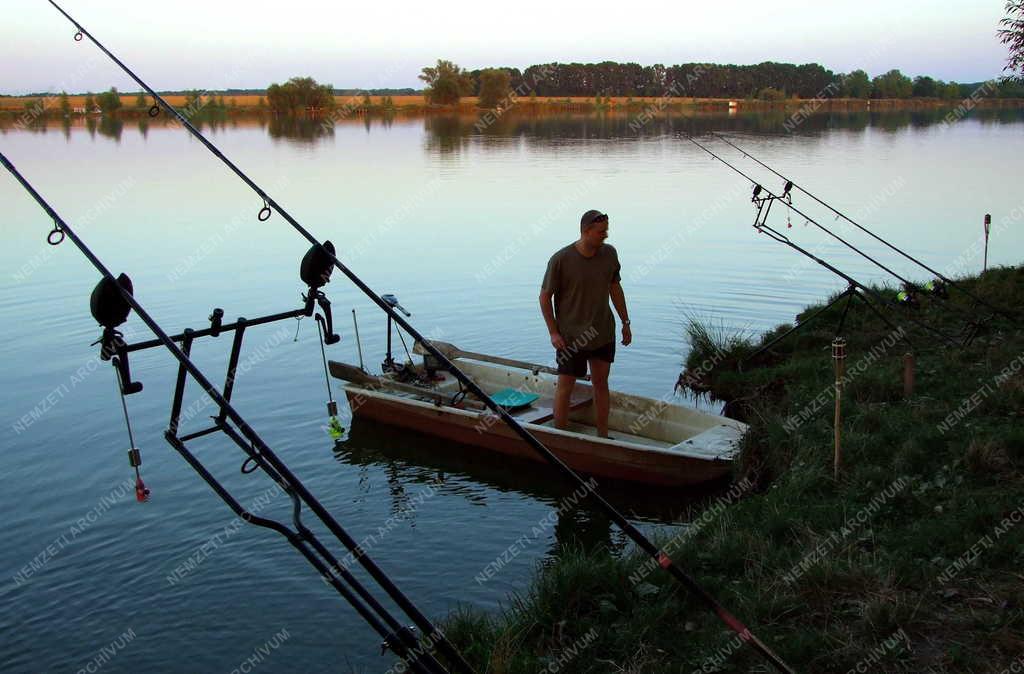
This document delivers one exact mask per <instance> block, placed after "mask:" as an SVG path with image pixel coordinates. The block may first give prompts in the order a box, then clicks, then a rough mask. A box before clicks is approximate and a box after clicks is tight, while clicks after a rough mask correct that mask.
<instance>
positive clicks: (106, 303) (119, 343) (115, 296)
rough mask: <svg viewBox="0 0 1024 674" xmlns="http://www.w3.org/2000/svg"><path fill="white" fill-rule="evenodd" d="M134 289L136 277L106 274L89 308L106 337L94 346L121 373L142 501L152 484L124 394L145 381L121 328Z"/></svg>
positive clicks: (132, 458)
mask: <svg viewBox="0 0 1024 674" xmlns="http://www.w3.org/2000/svg"><path fill="white" fill-rule="evenodd" d="M133 292H134V288H133V287H132V280H131V279H130V278H128V275H127V274H121V275H120V276H118V277H117V279H116V280H115V279H113V278H111V277H110V276H104V277H103V278H102V279H100V282H99V283H97V284H96V287H95V288H93V290H92V296H91V297H90V298H89V310H90V311H91V312H92V316H93V318H95V319H96V322H97V323H99V324H100V325H102V326H103V336H102V337H100V338H99V340H97V341H95V342H93V346H95V345H96V344H99V345H100V359H101V360H112V361H113V363H114V370H115V372H117V381H118V385H119V387H120V389H121V391H120V393H121V404H122V406H123V408H124V421H125V425H127V427H128V441H129V443H130V444H131V447H130V448H129V449H128V463H129V465H130V466H131V467H132V468H133V469H135V499H136V500H137V501H139V502H140V503H141V502H143V501H145V500H147V499H148V498H149V493H150V492H149V487H147V486H146V484H145V483H144V482H143V481H142V475H141V473H140V472H139V467H140V466H141V465H142V453H141V452H140V451H139V449H138V447H136V446H135V436H134V434H133V433H132V424H131V420H130V419H129V418H128V406H127V404H125V401H124V397H125V396H127V395H131V394H133V393H138V392H139V391H141V390H142V382H138V381H132V374H131V369H130V368H129V366H128V345H127V344H125V341H124V335H123V334H121V331H119V330H118V329H117V328H118V326H120V325H122V324H123V323H124V322H125V321H127V320H128V314H129V313H131V310H132V307H131V305H130V304H128V300H127V299H125V296H124V295H125V293H127V294H129V295H131V294H133Z"/></svg>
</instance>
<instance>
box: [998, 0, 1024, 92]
mask: <svg viewBox="0 0 1024 674" xmlns="http://www.w3.org/2000/svg"><path fill="white" fill-rule="evenodd" d="M999 25H1001V26H1005V28H1001V29H999V30H998V31H997V33H996V34H997V35H999V41H1000V42H1002V43H1003V44H1005V45H1006V46H1007V47H1008V48H1009V50H1010V55H1009V56H1008V57H1007V59H1006V67H1005V68H1003V70H1008V71H1010V76H1011V77H1014V76H1015V77H1016V78H1017V79H1019V80H1021V81H1024V0H1006V17H1005V18H1003V19H1001V20H1000V21H999Z"/></svg>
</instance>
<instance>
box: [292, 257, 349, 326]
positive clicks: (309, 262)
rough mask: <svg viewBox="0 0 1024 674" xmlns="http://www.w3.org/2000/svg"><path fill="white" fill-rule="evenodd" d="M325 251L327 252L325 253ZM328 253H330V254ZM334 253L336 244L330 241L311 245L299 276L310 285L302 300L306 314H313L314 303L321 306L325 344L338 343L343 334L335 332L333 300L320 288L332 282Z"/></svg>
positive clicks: (319, 317) (317, 317) (318, 321)
mask: <svg viewBox="0 0 1024 674" xmlns="http://www.w3.org/2000/svg"><path fill="white" fill-rule="evenodd" d="M324 251H327V252H326V253H325V252H324ZM327 253H330V255H328V254H327ZM333 255H334V244H333V243H331V242H330V241H324V245H323V246H312V247H310V249H309V250H308V251H306V255H305V256H304V257H303V258H302V264H300V265H299V276H300V277H301V278H302V281H303V283H305V284H306V285H307V286H309V292H308V293H306V294H304V295H303V296H302V301H303V302H305V303H306V305H305V309H304V311H305V314H306V316H312V315H313V304H314V303H316V304H317V305H319V306H320V311H321V312H322V315H321V314H317V315H316V321H317V323H318V324H319V325H320V326H321V328H322V329H323V333H324V344H328V345H330V344H337V343H338V342H340V341H341V335H336V334H334V317H333V316H332V314H331V301H330V300H329V299H327V295H325V294H324V293H323V291H321V290H320V288H322V287H323V286H325V285H327V284H328V283H330V282H331V272H333V271H334V260H332V259H331V256H333Z"/></svg>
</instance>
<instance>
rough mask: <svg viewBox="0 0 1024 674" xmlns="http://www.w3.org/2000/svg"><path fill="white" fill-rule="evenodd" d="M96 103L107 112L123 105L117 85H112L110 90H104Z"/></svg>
mask: <svg viewBox="0 0 1024 674" xmlns="http://www.w3.org/2000/svg"><path fill="white" fill-rule="evenodd" d="M96 104H97V105H98V106H100V110H102V111H103V112H104V114H105V113H108V112H114V111H115V110H117V109H119V108H120V107H121V95H120V94H118V93H117V87H110V91H104V92H103V93H102V94H100V95H99V96H97V97H96Z"/></svg>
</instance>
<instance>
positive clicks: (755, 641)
mask: <svg viewBox="0 0 1024 674" xmlns="http://www.w3.org/2000/svg"><path fill="white" fill-rule="evenodd" d="M48 1H49V3H50V4H51V5H53V7H54V8H55V9H56V10H57V11H58V12H60V13H61V14H62V15H63V16H64V17H65V18H66V19H67V20H68V21H70V22H71V23H72V24H73V25H74V26H75V28H76V29H77V30H78V32H79V33H81V34H82V35H84V36H86V37H88V38H89V40H90V41H91V42H92V43H93V44H95V45H96V47H97V48H99V49H100V50H101V51H102V52H103V53H104V54H106V55H107V56H108V57H109V58H110V59H111V60H112V61H113V62H114V63H116V64H117V65H118V67H120V68H121V69H122V70H123V71H124V72H125V74H127V75H128V76H129V77H131V78H132V79H133V80H134V81H135V82H136V83H137V84H138V85H139V86H140V87H142V88H143V89H145V90H146V92H148V93H149V94H150V96H152V97H153V99H154V100H155V101H157V103H158V104H159V105H160V106H161V107H162V108H163V109H164V110H166V111H167V112H169V113H170V114H172V115H173V116H174V117H175V118H177V119H178V120H179V121H180V122H181V123H182V126H184V127H185V128H186V129H187V130H188V131H189V133H191V134H192V135H193V136H194V137H195V138H196V139H197V140H199V141H200V142H201V143H202V144H203V145H205V146H206V148H207V149H208V150H209V151H210V152H211V153H213V155H214V156H216V157H217V158H218V159H220V160H221V161H222V162H223V163H224V164H225V165H226V166H227V167H228V168H229V169H231V171H232V172H234V174H235V175H237V176H238V178H239V179H240V180H242V182H244V183H245V184H246V185H248V186H249V187H250V188H251V189H252V190H253V191H254V192H256V194H257V195H258V196H259V197H260V198H261V199H262V200H263V204H264V206H263V208H264V209H267V208H272V209H274V210H276V211H277V212H278V213H280V214H281V217H283V218H284V219H285V220H286V221H287V222H288V223H289V224H290V225H291V226H292V227H293V228H294V229H295V231H297V232H298V233H299V234H300V235H301V236H303V237H304V238H305V239H306V240H307V241H309V242H310V243H311V244H312V245H314V246H319V247H320V248H321V250H322V252H323V253H324V254H325V255H326V256H327V257H328V259H330V261H331V263H332V264H333V265H334V267H335V268H336V269H338V270H339V271H340V272H341V273H343V274H344V275H345V276H346V277H348V279H349V280H350V281H351V282H352V283H353V285H355V286H356V287H357V288H359V289H360V290H361V291H362V292H363V293H364V294H365V295H366V296H367V297H368V298H369V299H370V300H371V301H372V302H373V303H374V304H376V305H377V306H378V307H379V308H380V309H381V311H384V312H385V313H386V314H387V315H388V316H389V317H390V318H391V319H392V320H394V322H395V323H397V324H398V325H399V326H401V327H402V328H404V329H405V331H406V332H407V333H409V335H411V336H412V338H413V339H414V340H415V341H418V342H421V343H422V344H423V346H424V348H425V349H426V350H427V351H428V352H429V353H430V354H431V355H432V356H434V357H435V358H437V360H438V362H439V363H440V364H441V365H442V366H443V367H444V368H445V369H446V370H448V371H449V372H451V374H452V376H454V377H455V378H456V379H457V380H458V381H459V382H461V383H462V385H463V386H465V387H466V388H467V389H468V390H469V392H470V393H473V394H474V395H476V396H477V397H478V398H479V399H480V400H481V401H483V402H484V404H485V405H486V406H487V407H488V408H489V409H490V410H491V411H492V412H494V414H495V415H497V416H498V417H499V418H500V419H501V420H502V421H503V422H504V423H505V424H506V425H507V426H508V427H509V428H510V429H512V431H513V432H515V434H516V435H518V436H519V437H520V438H521V439H522V440H523V441H524V442H526V444H527V445H529V446H530V447H531V449H533V450H534V451H536V452H537V453H538V454H539V455H540V456H541V457H542V458H544V460H546V461H547V462H548V463H550V464H552V465H553V466H554V467H555V468H556V469H557V470H558V471H559V472H560V473H561V475H562V476H563V477H565V478H566V479H567V480H568V481H569V482H570V483H571V484H573V485H575V486H576V487H577V488H579V487H582V488H583V489H584V490H585V491H584V493H586V494H587V495H588V496H589V497H590V498H591V501H592V502H593V503H594V504H595V505H597V506H598V508H599V509H601V510H602V511H604V512H605V513H606V514H607V515H608V517H609V518H610V519H611V520H612V521H613V522H615V524H616V525H617V526H618V527H619V528H620V529H622V531H623V532H624V533H625V534H626V535H627V536H629V537H630V539H632V540H633V542H634V543H636V544H637V546H638V547H639V548H640V549H641V550H643V551H644V552H645V553H647V554H648V555H650V556H651V557H652V558H653V559H655V560H657V561H658V564H659V565H660V566H661V567H662V568H663V569H665V570H666V572H668V573H669V574H670V575H671V576H672V577H673V578H674V579H675V580H676V581H677V582H679V583H680V584H681V585H683V586H684V587H685V588H686V589H687V590H689V591H690V592H691V593H693V594H694V596H696V597H697V598H698V599H699V600H700V601H701V602H702V603H703V604H704V605H705V606H706V607H707V608H708V609H709V610H711V611H712V612H714V613H715V614H716V615H717V616H718V617H719V619H720V620H721V621H722V622H723V623H725V624H726V625H727V626H728V627H729V628H730V629H731V630H733V631H734V632H736V633H737V634H738V635H739V636H740V638H741V640H742V641H743V642H745V643H747V644H748V645H750V646H751V647H752V648H754V649H755V650H756V651H757V652H758V653H760V654H761V656H762V657H763V658H764V659H765V660H767V661H768V662H770V663H771V664H772V665H773V666H774V667H775V668H776V669H778V670H779V671H782V672H792V671H793V670H792V669H791V668H790V667H789V665H787V664H786V663H785V661H783V660H782V658H780V657H779V656H778V655H776V654H775V652H774V651H773V650H772V649H771V648H769V647H768V646H767V645H766V644H765V643H764V642H763V641H761V640H760V639H759V638H758V637H757V636H756V635H754V633H753V632H751V630H750V629H749V628H748V627H747V626H746V625H744V624H743V623H742V622H741V621H740V620H739V619H738V618H736V616H734V615H733V614H732V613H730V612H729V611H728V610H727V609H726V608H725V607H724V606H722V605H721V604H720V603H718V601H717V600H716V599H715V598H714V597H713V596H712V595H711V594H710V593H709V592H707V590H705V589H704V588H703V587H702V586H701V585H700V584H698V583H697V581H696V580H694V578H692V577H691V576H690V575H689V574H688V573H687V572H686V571H684V570H683V569H682V567H681V566H680V565H679V564H678V563H677V562H675V561H674V560H672V559H671V557H669V555H668V553H666V552H664V551H663V550H661V549H659V548H658V547H657V546H655V545H654V543H652V542H651V541H650V539H648V538H647V537H646V536H644V535H643V533H641V532H640V530H639V529H637V528H636V527H634V526H633V525H632V524H630V522H629V521H628V520H627V519H626V518H625V516H623V515H622V513H620V512H619V511H618V510H617V509H616V508H615V507H614V506H612V505H611V504H610V503H609V502H608V501H606V500H605V499H604V498H603V497H602V496H601V495H600V494H598V493H597V492H596V491H595V490H594V489H593V488H592V487H590V486H589V485H587V484H586V483H585V482H584V481H583V479H582V478H581V477H580V476H579V475H578V474H577V473H576V472H575V471H574V470H572V469H571V468H569V466H567V465H566V464H565V463H564V462H563V461H562V460H561V459H559V458H558V457H557V456H555V455H554V453H552V452H551V450H549V449H548V448H547V447H545V446H544V444H543V443H541V442H540V441H539V440H537V438H535V437H534V436H533V435H532V434H530V433H529V431H527V430H526V429H525V428H523V427H522V426H521V425H520V424H519V423H518V422H517V421H516V420H515V419H514V418H513V417H512V416H511V415H510V414H509V413H508V412H507V411H505V409H504V408H502V407H501V406H499V405H498V404H497V403H495V402H494V400H493V399H491V397H490V396H489V395H487V393H485V392H484V391H483V389H481V388H480V387H479V386H478V385H477V384H476V383H475V382H474V381H472V380H471V379H470V378H469V377H468V376H467V375H466V374H465V373H464V372H463V371H462V370H461V369H459V368H458V366H456V365H455V364H454V363H453V362H452V361H451V360H449V359H448V358H447V357H446V356H445V355H444V354H443V353H442V352H441V351H440V350H438V349H437V348H436V347H435V346H434V345H433V344H431V343H430V342H429V341H428V340H427V339H426V338H425V337H424V336H423V335H422V334H421V333H420V332H419V331H418V330H416V328H414V327H413V326H412V325H411V324H410V323H409V322H408V321H407V320H405V318H403V317H402V316H401V315H400V314H399V313H398V312H397V311H395V310H394V308H393V307H391V306H390V305H389V304H388V303H387V302H386V301H385V300H384V299H383V298H382V297H381V296H380V295H378V294H377V293H375V292H374V291H373V290H372V289H371V288H370V287H369V286H368V285H366V284H365V283H364V282H363V281H362V279H360V278H359V277H358V276H357V275H356V274H355V273H354V272H352V271H351V270H350V269H349V268H348V267H346V266H345V265H344V264H342V263H341V261H340V260H338V258H337V257H336V256H335V255H334V253H332V252H330V251H328V250H326V249H324V248H323V247H322V245H321V244H320V241H319V240H318V239H317V238H315V237H314V236H313V235H312V234H311V233H310V232H309V231H308V230H306V229H305V228H304V227H303V226H302V225H301V224H299V222H298V221H297V220H296V219H295V218H293V217H292V216H291V215H290V214H289V213H288V212H287V211H286V210H285V209H284V208H282V207H281V206H280V204H278V203H277V202H276V201H275V200H274V199H273V198H272V197H271V196H270V195H269V194H267V193H266V192H265V191H264V190H263V189H262V188H261V187H260V186H259V185H257V184H256V183H255V182H254V181H253V180H252V179H251V178H249V176H248V175H246V174H245V172H243V171H242V170H241V169H240V168H239V167H238V166H236V165H235V164H234V163H233V162H232V161H231V160H230V159H228V158H227V157H226V156H225V155H224V153H222V152H221V151H220V150H219V149H218V148H217V147H216V146H215V145H214V144H213V143H212V142H210V141H209V140H208V139H207V138H206V137H205V136H204V135H203V134H202V133H200V131H199V130H198V129H196V128H195V126H193V125H192V124H191V123H190V122H189V121H188V119H186V118H185V116H184V115H182V114H181V113H180V112H178V111H177V110H176V109H175V108H174V107H173V106H172V105H170V104H169V103H168V102H167V101H166V100H164V99H163V97H161V96H160V95H159V94H157V92H156V91H155V90H154V89H153V88H152V87H150V86H149V85H148V84H146V82H144V81H143V80H142V79H141V78H139V76H138V75H136V74H135V73H134V72H132V70H131V69H130V68H128V66H126V65H125V64H124V63H123V62H122V61H121V60H120V59H118V58H117V57H116V56H114V54H112V53H111V52H110V51H109V50H108V49H107V48H106V47H104V46H103V45H102V44H101V43H100V42H99V41H98V40H97V39H96V38H95V37H93V36H92V34H91V33H89V31H87V30H86V29H85V28H84V27H83V26H82V25H81V24H80V23H78V21H76V20H75V19H74V18H72V17H71V15H70V14H68V13H67V12H66V11H64V10H63V9H62V8H61V7H60V5H58V4H57V3H56V2H54V0H48ZM260 212H261V214H262V213H263V211H262V210H261V211H260ZM261 217H262V216H261ZM245 428H248V427H247V426H245V427H243V430H244V429H245ZM275 468H277V469H278V470H281V468H280V467H279V466H277V465H275ZM282 472H283V471H282ZM286 477H287V475H286ZM325 514H326V513H325ZM445 654H446V655H449V657H451V654H450V653H447V652H446V653H445Z"/></svg>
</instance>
